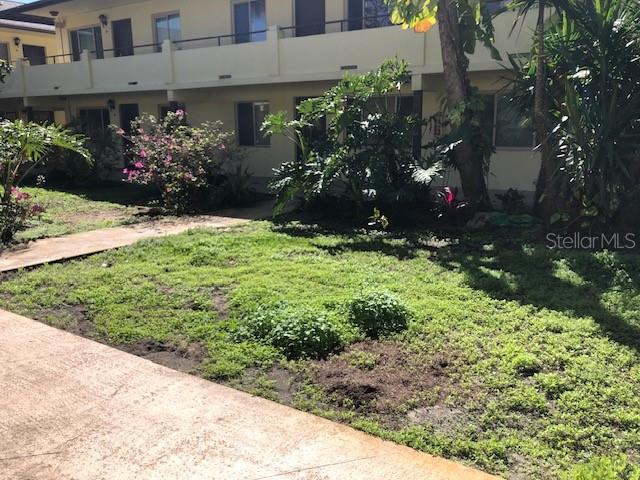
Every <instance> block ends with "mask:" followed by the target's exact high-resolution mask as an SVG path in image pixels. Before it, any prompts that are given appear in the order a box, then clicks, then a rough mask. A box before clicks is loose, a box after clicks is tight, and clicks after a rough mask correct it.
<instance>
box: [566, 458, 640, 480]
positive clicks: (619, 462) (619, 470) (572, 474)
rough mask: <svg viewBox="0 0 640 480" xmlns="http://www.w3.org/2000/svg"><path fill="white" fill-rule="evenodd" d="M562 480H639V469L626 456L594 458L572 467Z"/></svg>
mask: <svg viewBox="0 0 640 480" xmlns="http://www.w3.org/2000/svg"><path fill="white" fill-rule="evenodd" d="M562 478H563V480H639V479H640V467H638V466H637V465H634V464H633V463H632V462H631V461H630V460H629V458H628V457H627V456H625V455H619V456H615V457H596V458H593V459H591V460H590V461H589V462H587V463H584V464H582V465H578V466H576V467H574V468H573V469H572V470H571V471H569V472H568V473H566V474H565V475H563V476H562Z"/></svg>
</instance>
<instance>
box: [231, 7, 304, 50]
mask: <svg viewBox="0 0 640 480" xmlns="http://www.w3.org/2000/svg"><path fill="white" fill-rule="evenodd" d="M257 1H260V0H231V35H232V39H233V44H234V45H235V44H243V43H255V42H265V41H266V40H267V33H266V30H268V29H269V19H268V17H267V0H264V23H265V33H264V34H263V35H264V39H256V40H254V39H253V29H252V28H251V3H252V2H257ZM292 1H294V3H295V0H292ZM243 3H248V4H249V31H248V32H247V33H246V34H242V33H237V32H236V5H240V4H243ZM293 8H295V7H292V9H293ZM294 18H295V17H294ZM294 22H295V20H294ZM240 35H247V36H248V37H249V41H247V42H238V40H237V39H238V36H240Z"/></svg>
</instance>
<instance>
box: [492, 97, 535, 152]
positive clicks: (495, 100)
mask: <svg viewBox="0 0 640 480" xmlns="http://www.w3.org/2000/svg"><path fill="white" fill-rule="evenodd" d="M480 95H487V96H491V99H492V105H491V107H492V110H493V125H492V126H491V145H492V146H493V148H495V150H496V152H507V151H511V152H531V151H533V150H534V149H535V147H536V134H535V130H534V131H533V132H532V135H531V145H530V146H528V147H516V146H504V145H497V144H496V138H497V134H498V98H499V96H501V95H505V93H504V92H503V91H482V92H480ZM532 130H533V129H532Z"/></svg>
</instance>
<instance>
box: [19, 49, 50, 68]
mask: <svg viewBox="0 0 640 480" xmlns="http://www.w3.org/2000/svg"><path fill="white" fill-rule="evenodd" d="M22 55H23V57H24V58H26V59H27V60H29V64H30V65H44V64H46V63H47V51H46V49H45V48H44V47H40V46H38V45H26V44H23V45H22Z"/></svg>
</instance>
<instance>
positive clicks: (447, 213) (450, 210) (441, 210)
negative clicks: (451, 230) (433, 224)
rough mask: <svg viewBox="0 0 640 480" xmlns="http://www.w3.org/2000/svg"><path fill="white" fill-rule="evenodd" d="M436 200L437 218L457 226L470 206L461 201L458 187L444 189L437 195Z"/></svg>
mask: <svg viewBox="0 0 640 480" xmlns="http://www.w3.org/2000/svg"><path fill="white" fill-rule="evenodd" d="M436 199H437V203H436V205H435V208H436V217H437V218H438V220H443V221H446V222H447V223H451V224H457V223H458V219H459V217H460V216H461V214H462V213H464V212H465V211H466V209H467V207H468V206H469V204H468V203H467V202H464V201H462V200H460V196H459V195H458V188H457V187H453V188H452V187H444V188H443V189H442V191H440V192H437V193H436Z"/></svg>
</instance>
